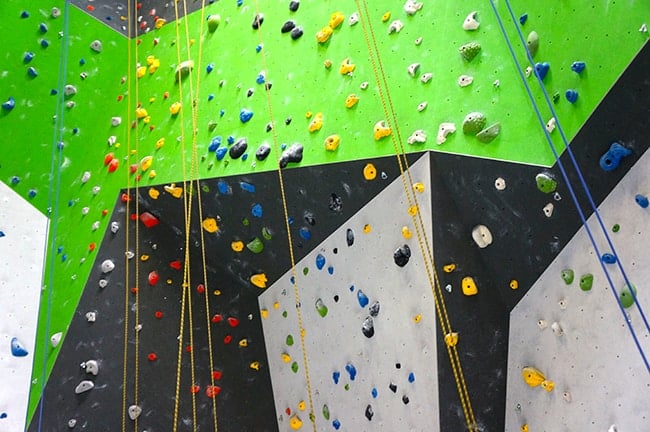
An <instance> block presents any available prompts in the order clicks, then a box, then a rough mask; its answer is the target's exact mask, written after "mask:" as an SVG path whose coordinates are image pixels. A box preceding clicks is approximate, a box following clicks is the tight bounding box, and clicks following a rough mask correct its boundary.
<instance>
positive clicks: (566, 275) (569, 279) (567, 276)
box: [560, 269, 574, 285]
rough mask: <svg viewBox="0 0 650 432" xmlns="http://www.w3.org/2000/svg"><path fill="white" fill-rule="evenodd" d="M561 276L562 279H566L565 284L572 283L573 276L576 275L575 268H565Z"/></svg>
mask: <svg viewBox="0 0 650 432" xmlns="http://www.w3.org/2000/svg"><path fill="white" fill-rule="evenodd" d="M560 276H561V277H562V280H563V281H564V283H565V284H567V285H571V284H572V283H573V277H574V273H573V270H571V269H564V270H562V272H561V273H560Z"/></svg>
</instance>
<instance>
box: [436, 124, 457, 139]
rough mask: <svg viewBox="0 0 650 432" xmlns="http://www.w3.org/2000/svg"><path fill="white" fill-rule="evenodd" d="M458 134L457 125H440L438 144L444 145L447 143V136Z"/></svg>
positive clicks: (437, 137)
mask: <svg viewBox="0 0 650 432" xmlns="http://www.w3.org/2000/svg"><path fill="white" fill-rule="evenodd" d="M454 132H456V125H455V124H454V123H447V122H445V123H440V126H438V135H437V136H436V143H437V144H442V143H444V142H445V141H447V136H448V135H449V134H453V133H454Z"/></svg>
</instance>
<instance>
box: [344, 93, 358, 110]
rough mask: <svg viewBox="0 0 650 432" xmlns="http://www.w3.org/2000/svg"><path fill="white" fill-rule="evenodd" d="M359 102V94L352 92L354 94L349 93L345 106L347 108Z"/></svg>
mask: <svg viewBox="0 0 650 432" xmlns="http://www.w3.org/2000/svg"><path fill="white" fill-rule="evenodd" d="M358 102H359V96H357V95H355V94H354V93H352V94H350V95H348V97H346V98H345V107H346V108H352V107H353V106H355V105H356V104H357V103H358Z"/></svg>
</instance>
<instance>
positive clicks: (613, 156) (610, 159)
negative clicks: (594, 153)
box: [600, 142, 632, 171]
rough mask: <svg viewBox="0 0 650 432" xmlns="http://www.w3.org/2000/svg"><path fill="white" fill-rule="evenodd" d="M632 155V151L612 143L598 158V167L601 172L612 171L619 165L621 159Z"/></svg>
mask: <svg viewBox="0 0 650 432" xmlns="http://www.w3.org/2000/svg"><path fill="white" fill-rule="evenodd" d="M631 154H632V150H630V149H627V148H625V147H623V145H621V144H619V143H617V142H614V143H612V145H611V146H609V150H607V151H606V152H605V154H603V155H602V156H601V157H600V167H601V168H602V169H603V171H614V170H615V169H616V168H618V166H619V165H620V163H621V159H623V158H624V157H626V156H629V155H631Z"/></svg>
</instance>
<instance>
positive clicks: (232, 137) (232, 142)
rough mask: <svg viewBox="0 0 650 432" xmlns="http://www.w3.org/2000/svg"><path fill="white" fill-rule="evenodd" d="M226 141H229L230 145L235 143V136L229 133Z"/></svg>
mask: <svg viewBox="0 0 650 432" xmlns="http://www.w3.org/2000/svg"><path fill="white" fill-rule="evenodd" d="M226 141H228V145H233V144H234V143H235V137H234V136H232V135H229V136H228V138H226Z"/></svg>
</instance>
